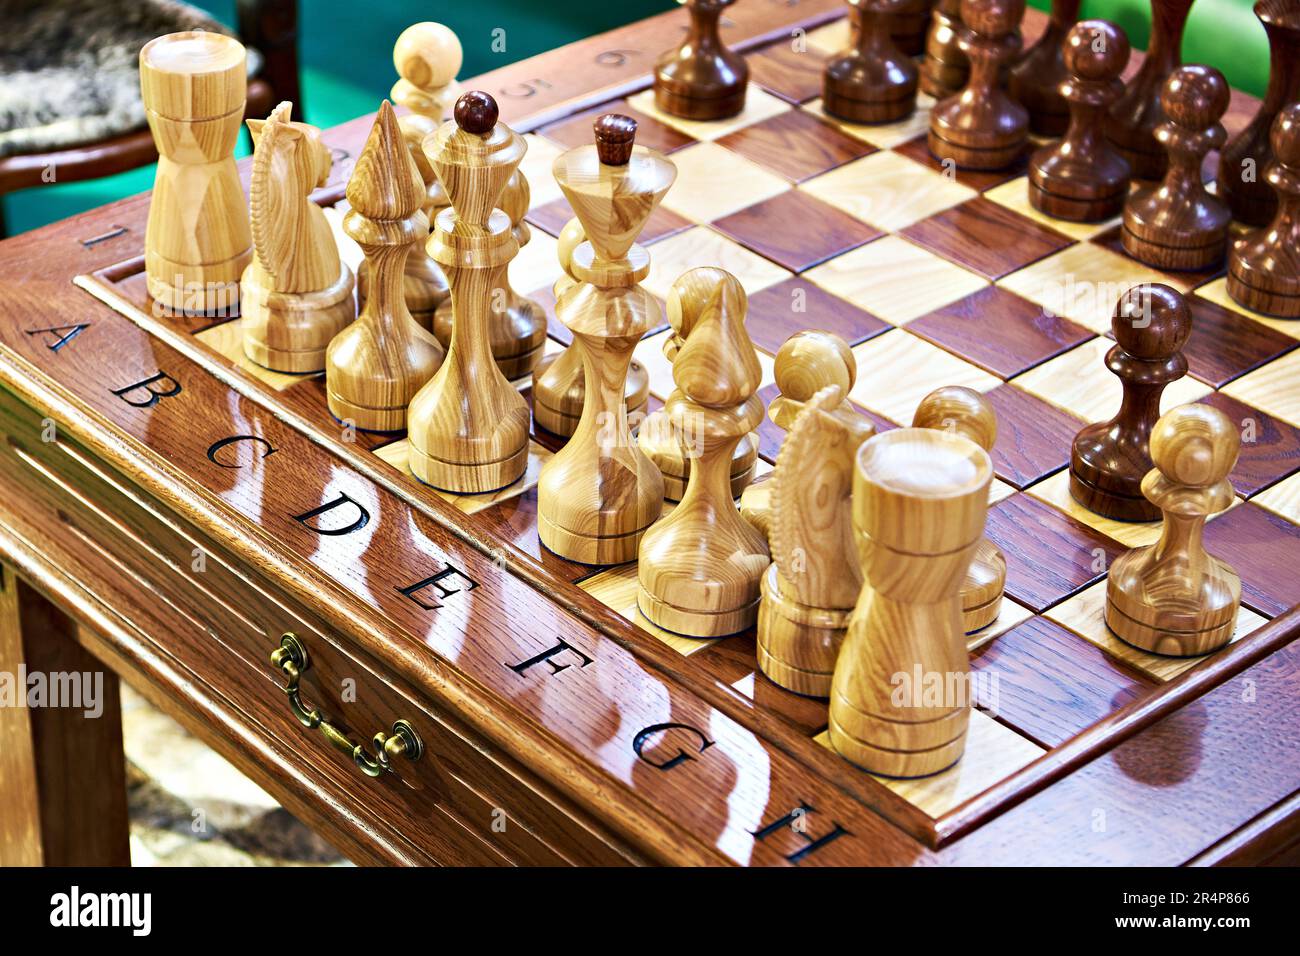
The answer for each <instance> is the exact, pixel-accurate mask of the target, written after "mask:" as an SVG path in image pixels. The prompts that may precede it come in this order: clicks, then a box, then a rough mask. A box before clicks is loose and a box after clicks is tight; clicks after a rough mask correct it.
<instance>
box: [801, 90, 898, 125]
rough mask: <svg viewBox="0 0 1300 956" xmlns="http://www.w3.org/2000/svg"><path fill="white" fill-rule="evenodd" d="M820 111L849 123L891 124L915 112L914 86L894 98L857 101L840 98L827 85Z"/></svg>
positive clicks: (846, 97)
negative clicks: (822, 110)
mask: <svg viewBox="0 0 1300 956" xmlns="http://www.w3.org/2000/svg"><path fill="white" fill-rule="evenodd" d="M822 109H824V110H825V111H826V113H827V114H828V115H830V116H833V117H835V118H836V119H842V120H845V121H847V122H849V123H893V122H895V121H896V120H901V119H906V118H907V117H908V116H911V115H912V113H913V112H914V111H915V110H916V85H915V84H913V85H912V88H911V89H910V90H905V91H903V92H902V93H901V94H900V95H899V96H898V97H896V98H891V99H882V100H859V99H854V98H853V97H851V96H842V95H841V94H839V93H838V92H836V91H834V90H832V89H831V87H830V84H829V83H828V84H827V86H826V90H825V93H824V95H823V97H822Z"/></svg>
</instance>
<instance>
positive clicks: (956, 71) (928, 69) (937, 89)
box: [921, 0, 970, 100]
mask: <svg viewBox="0 0 1300 956" xmlns="http://www.w3.org/2000/svg"><path fill="white" fill-rule="evenodd" d="M962 29H963V27H962V22H961V0H939V2H938V3H936V4H935V7H934V11H933V12H932V13H931V14H930V32H929V34H927V35H926V38H925V58H924V59H923V60H922V61H921V90H922V92H924V93H926V94H927V95H929V96H933V97H934V98H935V99H936V100H942V99H945V98H947V97H949V96H952V95H953V94H954V93H960V92H961V88H962V87H963V86H965V85H966V81H967V80H968V79H969V78H970V61H969V60H967V59H966V54H965V53H963V52H961V48H960V47H959V46H958V45H957V44H958V40H959V38H960V36H961V31H962Z"/></svg>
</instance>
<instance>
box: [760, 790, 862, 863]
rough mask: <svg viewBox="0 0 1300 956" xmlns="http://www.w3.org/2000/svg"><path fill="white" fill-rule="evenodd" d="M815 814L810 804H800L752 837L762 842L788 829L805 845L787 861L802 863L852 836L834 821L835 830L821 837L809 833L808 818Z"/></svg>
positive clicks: (788, 857)
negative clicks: (832, 844) (834, 842)
mask: <svg viewBox="0 0 1300 956" xmlns="http://www.w3.org/2000/svg"><path fill="white" fill-rule="evenodd" d="M815 812H816V811H815V810H814V809H813V808H812V807H811V806H810V805H809V804H807V803H800V804H799V806H797V807H795V808H794V809H793V810H791V811H790V812H789V813H787V814H786V815H785V816H783V817H781V819H779V820H773V821H772V822H771V823H769V824H767V825H766V826H764V827H762V828H760V829H758V830H751V831H750V835H751V836H753V837H754V839H755V840H758V841H759V842H762V841H763V840H766V839H767V838H768V837H770V836H772V834H774V833H779V832H780V831H781V830H786V829H788V830H790V831H791V832H792V833H794V834H795V835H796V836H798V837H799V839H801V840H803V841H804V844H805V845H804V846H802V847H800V848H799V849H798V850H795V851H794V852H793V853H791V854H789V855H787V856H786V858H785V859H786V862H787V863H795V864H797V863H800V862H802V861H803V860H805V859H806V858H808V857H810V856H812V855H813V854H814V853H816V852H817V851H818V850H820V849H821V848H822V847H824V846H826V845H827V844H828V843H831V842H832V841H834V840H838V839H839V838H840V837H842V836H849V835H850V834H849V831H848V830H846V829H844V827H842V826H840V825H839V824H838V823H835V821H833V820H832V821H831V825H832V827H833V829H831V830H829V831H827V832H826V833H824V834H822V835H821V836H813V835H812V834H810V833H809V832H808V818H809V817H810V816H812V815H813V814H814V813H815Z"/></svg>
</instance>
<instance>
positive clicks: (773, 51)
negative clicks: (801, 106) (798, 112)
mask: <svg viewBox="0 0 1300 956" xmlns="http://www.w3.org/2000/svg"><path fill="white" fill-rule="evenodd" d="M745 62H746V63H748V64H749V75H750V78H751V79H752V80H753V81H754V82H755V83H757V84H758V85H759V86H761V87H763V88H764V89H765V90H770V91H771V92H772V93H775V94H776V95H777V96H780V97H782V98H784V99H787V100H789V101H790V102H792V103H806V102H808V101H809V100H811V99H814V98H815V97H817V96H820V95H821V92H822V67H823V62H822V60H821V59H820V58H818V57H816V56H810V55H809V51H808V50H807V48H806V47H804V48H796V47H795V44H794V42H793V41H792V40H791V39H790V38H782V39H781V40H778V41H777V42H776V43H773V44H772V45H771V46H767V47H764V48H763V49H762V50H760V51H758V52H757V53H753V54H751V55H750V56H748V57H746V58H745Z"/></svg>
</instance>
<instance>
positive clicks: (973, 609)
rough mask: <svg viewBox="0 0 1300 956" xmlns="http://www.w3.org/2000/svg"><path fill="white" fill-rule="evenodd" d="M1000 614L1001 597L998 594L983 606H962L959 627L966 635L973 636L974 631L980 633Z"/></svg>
mask: <svg viewBox="0 0 1300 956" xmlns="http://www.w3.org/2000/svg"><path fill="white" fill-rule="evenodd" d="M1001 612H1002V595H1001V594H999V595H998V596H997V597H995V598H994V599H993V600H991V601H988V602H986V603H984V604H974V605H971V606H970V607H965V606H963V607H962V609H961V626H962V630H963V631H964V632H965V633H967V634H974V633H975V632H976V631H982V630H983V629H984V628H986V627H988V626H989V625H990V624H992V623H993V622H994V621H996V620H997V619H998V614H1000V613H1001Z"/></svg>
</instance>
